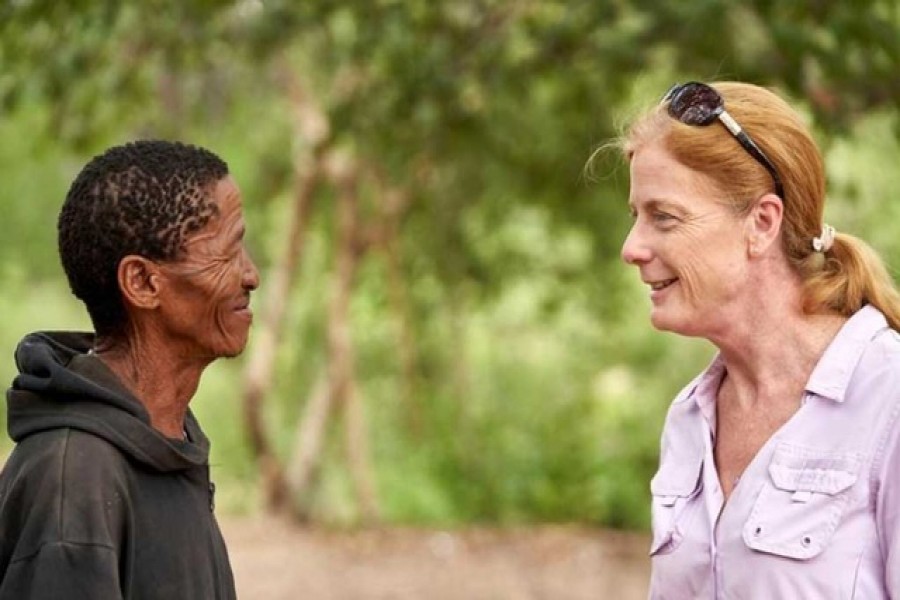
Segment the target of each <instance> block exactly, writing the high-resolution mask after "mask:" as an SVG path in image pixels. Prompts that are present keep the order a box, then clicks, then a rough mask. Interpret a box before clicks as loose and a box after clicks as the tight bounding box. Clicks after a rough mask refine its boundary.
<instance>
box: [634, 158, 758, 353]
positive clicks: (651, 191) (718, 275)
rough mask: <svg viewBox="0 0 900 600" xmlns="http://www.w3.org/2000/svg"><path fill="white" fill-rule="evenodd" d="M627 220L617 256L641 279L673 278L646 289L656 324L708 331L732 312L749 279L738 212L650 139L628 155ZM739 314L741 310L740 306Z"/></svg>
mask: <svg viewBox="0 0 900 600" xmlns="http://www.w3.org/2000/svg"><path fill="white" fill-rule="evenodd" d="M629 205H630V207H631V212H632V215H633V217H634V224H633V225H632V228H631V231H630V232H629V234H628V237H627V238H626V240H625V243H624V245H623V247H622V258H623V260H625V262H627V263H628V264H631V265H634V266H636V267H638V268H639V270H640V274H641V279H642V280H644V281H645V282H647V283H653V282H663V281H668V280H673V279H674V280H675V283H674V284H673V285H671V286H669V287H668V288H666V289H664V290H661V291H660V292H655V293H653V294H651V298H652V299H653V309H652V311H651V315H650V320H651V322H652V324H653V326H654V327H656V328H657V329H660V330H666V331H672V332H675V333H679V334H682V335H690V336H702V337H706V338H715V337H716V335H715V334H716V333H717V332H720V331H722V330H724V329H726V328H727V327H728V326H729V321H730V320H732V319H734V318H736V317H738V316H739V315H740V314H742V312H741V307H740V304H741V303H742V302H746V301H747V298H748V297H752V295H750V294H745V290H746V289H747V286H748V285H750V283H749V282H750V278H749V277H748V272H747V263H748V255H747V236H746V231H747V230H746V222H745V218H743V217H740V216H738V215H736V214H735V213H734V212H733V210H732V209H731V208H730V207H729V206H727V205H726V204H725V203H724V202H722V201H720V200H719V199H718V198H717V197H716V196H715V193H714V192H713V190H712V188H711V186H710V185H709V184H708V182H706V181H705V179H704V177H703V176H702V175H700V174H698V173H696V172H694V171H692V170H691V169H689V168H687V167H686V166H684V165H682V164H680V163H678V162H677V161H675V160H674V159H673V158H672V157H671V156H670V155H669V153H668V152H667V151H666V150H665V149H664V148H663V147H662V146H660V145H658V144H650V145H647V146H644V147H642V148H640V149H639V150H638V151H637V152H636V153H635V155H634V156H633V157H632V161H631V193H630V197H629ZM743 314H746V313H743Z"/></svg>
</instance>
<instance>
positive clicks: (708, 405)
mask: <svg viewBox="0 0 900 600" xmlns="http://www.w3.org/2000/svg"><path fill="white" fill-rule="evenodd" d="M724 376H725V361H724V360H723V359H722V355H721V354H719V353H718V352H717V353H716V355H715V356H714V357H713V359H712V362H711V363H710V364H709V366H708V367H706V369H705V370H704V371H703V372H702V373H701V374H700V376H699V377H697V378H696V379H695V380H694V382H693V384H692V385H691V386H690V390H689V391H688V393H687V398H690V399H692V400H693V401H694V403H696V405H697V407H698V408H699V409H700V413H701V414H702V415H703V417H704V418H705V419H706V422H707V423H708V424H709V428H710V430H711V431H715V430H716V398H717V397H718V395H719V386H721V385H722V378H723V377H724Z"/></svg>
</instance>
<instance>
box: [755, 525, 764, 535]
mask: <svg viewBox="0 0 900 600" xmlns="http://www.w3.org/2000/svg"><path fill="white" fill-rule="evenodd" d="M761 533H762V527H759V526H757V527H756V529H755V530H753V535H759V534H761Z"/></svg>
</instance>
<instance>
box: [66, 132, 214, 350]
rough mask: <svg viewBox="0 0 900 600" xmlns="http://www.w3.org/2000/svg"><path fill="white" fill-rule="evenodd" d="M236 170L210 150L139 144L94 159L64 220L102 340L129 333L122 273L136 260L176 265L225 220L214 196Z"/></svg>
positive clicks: (72, 275) (73, 271)
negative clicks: (125, 261)
mask: <svg viewBox="0 0 900 600" xmlns="http://www.w3.org/2000/svg"><path fill="white" fill-rule="evenodd" d="M227 175H228V165H227V164H225V162H224V161H223V160H222V159H221V158H219V157H218V156H216V155H215V154H213V153H212V152H210V151H209V150H206V149H203V148H199V147H197V146H191V145H187V144H182V143H179V142H166V141H137V142H132V143H129V144H125V145H124V146H116V147H114V148H110V149H109V150H107V151H106V152H104V153H103V154H101V155H99V156H96V157H94V158H93V159H92V160H91V161H90V162H89V163H88V164H87V165H86V166H85V167H84V169H82V171H81V173H79V174H78V177H76V178H75V181H74V182H73V183H72V187H71V188H69V193H68V194H67V195H66V201H65V203H64V204H63V207H62V210H61V211H60V213H59V222H58V232H59V255H60V259H61V260H62V265H63V269H64V270H65V272H66V277H68V279H69V286H70V287H71V288H72V293H73V294H75V296H76V297H78V298H79V299H81V300H82V301H83V302H84V304H85V306H86V307H87V311H88V313H89V314H90V317H91V321H92V322H93V324H94V329H95V330H96V332H97V334H98V335H117V334H121V333H123V332H124V327H125V325H126V323H127V314H126V312H125V307H124V305H123V304H122V296H121V292H120V291H119V285H118V277H117V271H118V268H119V262H120V261H121V260H122V258H124V257H125V256H128V255H130V254H134V255H139V256H144V257H146V258H149V259H152V260H173V259H176V258H177V257H178V255H179V253H180V252H181V251H182V249H183V244H184V242H185V238H186V237H187V236H189V235H190V234H191V233H193V232H196V231H198V230H199V229H201V228H203V226H204V225H206V224H207V223H208V222H209V220H210V218H211V217H213V216H214V215H216V214H217V213H218V207H217V206H216V204H215V202H214V201H213V199H212V196H211V190H212V186H213V185H214V184H215V182H217V181H219V180H220V179H222V178H224V177H225V176H227Z"/></svg>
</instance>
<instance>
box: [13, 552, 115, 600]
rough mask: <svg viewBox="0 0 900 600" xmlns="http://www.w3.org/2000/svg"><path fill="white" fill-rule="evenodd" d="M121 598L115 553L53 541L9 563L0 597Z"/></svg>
mask: <svg viewBox="0 0 900 600" xmlns="http://www.w3.org/2000/svg"><path fill="white" fill-rule="evenodd" d="M24 598H28V600H56V599H59V598H66V599H68V600H100V599H102V600H116V599H118V598H122V592H121V588H120V585H119V568H118V559H117V556H116V552H115V551H114V550H113V549H112V548H109V547H106V546H99V545H91V544H73V543H69V542H53V543H47V544H44V545H43V546H41V548H40V549H39V550H38V552H37V553H36V554H32V555H31V556H28V557H26V558H23V559H21V560H17V561H16V562H13V563H11V564H10V565H9V567H8V569H7V571H6V576H5V577H4V578H3V582H2V583H0V600H23V599H24Z"/></svg>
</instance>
